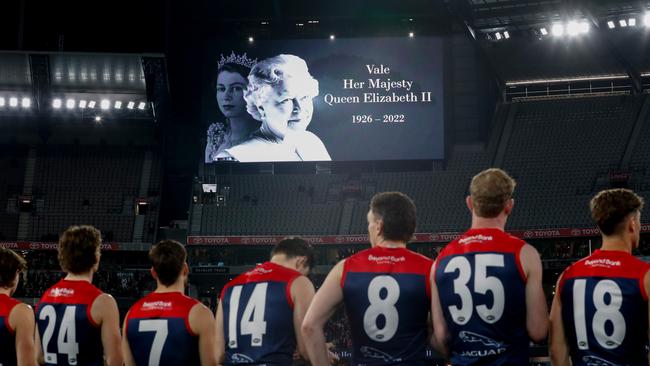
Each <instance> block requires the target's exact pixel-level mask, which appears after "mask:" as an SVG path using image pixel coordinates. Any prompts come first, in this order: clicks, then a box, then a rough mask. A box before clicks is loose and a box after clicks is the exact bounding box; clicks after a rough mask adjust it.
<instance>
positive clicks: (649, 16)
mask: <svg viewBox="0 0 650 366" xmlns="http://www.w3.org/2000/svg"><path fill="white" fill-rule="evenodd" d="M643 25H645V26H646V27H650V12H647V13H645V15H644V16H643Z"/></svg>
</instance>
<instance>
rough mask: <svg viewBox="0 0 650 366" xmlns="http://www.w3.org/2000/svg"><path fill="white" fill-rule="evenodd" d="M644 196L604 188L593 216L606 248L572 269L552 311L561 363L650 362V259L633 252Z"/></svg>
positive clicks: (562, 282) (554, 349)
mask: <svg viewBox="0 0 650 366" xmlns="http://www.w3.org/2000/svg"><path fill="white" fill-rule="evenodd" d="M642 208H643V200H642V199H641V198H640V197H639V196H637V195H636V194H634V193H633V192H632V191H630V190H626V189H611V190H606V191H602V192H600V193H599V194H598V195H596V197H594V198H593V200H592V201H591V215H592V217H593V219H594V221H596V224H597V225H598V227H599V229H600V231H601V234H602V236H603V244H602V248H601V249H600V250H596V251H595V252H594V253H593V254H591V255H589V256H588V257H586V258H584V259H582V260H580V261H578V262H576V263H575V264H573V265H571V266H570V267H569V268H567V269H566V270H565V271H564V272H563V273H562V275H561V276H560V279H559V280H558V285H557V289H556V294H555V298H554V300H553V308H552V310H551V357H552V359H553V362H554V364H556V365H569V359H571V363H572V364H573V365H585V366H586V365H605V366H608V365H647V364H648V353H647V350H646V344H647V343H648V291H649V290H650V275H649V273H650V272H649V270H650V264H648V263H645V262H643V261H641V260H639V259H637V258H635V257H633V256H632V255H631V254H630V253H631V252H632V250H633V249H635V248H637V247H638V245H639V234H640V229H641V221H640V216H641V214H640V212H641V210H642Z"/></svg>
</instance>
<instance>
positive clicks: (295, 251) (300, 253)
mask: <svg viewBox="0 0 650 366" xmlns="http://www.w3.org/2000/svg"><path fill="white" fill-rule="evenodd" d="M276 254H284V255H285V256H286V257H287V259H293V258H296V257H305V267H307V268H311V267H312V266H313V265H314V249H313V248H312V246H311V245H310V244H309V243H307V242H306V241H305V240H304V239H301V238H297V237H294V238H285V239H282V240H281V241H280V242H279V243H277V244H276V245H275V247H274V248H273V250H272V251H271V256H274V255H276Z"/></svg>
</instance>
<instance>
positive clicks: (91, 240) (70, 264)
mask: <svg viewBox="0 0 650 366" xmlns="http://www.w3.org/2000/svg"><path fill="white" fill-rule="evenodd" d="M101 243H102V236H101V234H100V232H99V230H97V229H95V228H94V227H92V226H89V225H83V226H71V227H69V228H68V229H67V230H66V231H64V232H63V234H61V237H60V238H59V253H58V257H59V264H60V265H61V268H62V269H63V270H64V271H66V272H70V273H73V274H80V273H86V272H88V271H90V270H91V269H92V268H93V267H94V266H95V265H96V264H97V261H98V260H99V250H100V246H101Z"/></svg>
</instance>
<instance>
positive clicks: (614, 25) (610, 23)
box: [607, 20, 616, 29]
mask: <svg viewBox="0 0 650 366" xmlns="http://www.w3.org/2000/svg"><path fill="white" fill-rule="evenodd" d="M607 27H609V29H614V28H616V23H614V21H612V20H610V21H608V22H607Z"/></svg>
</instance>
